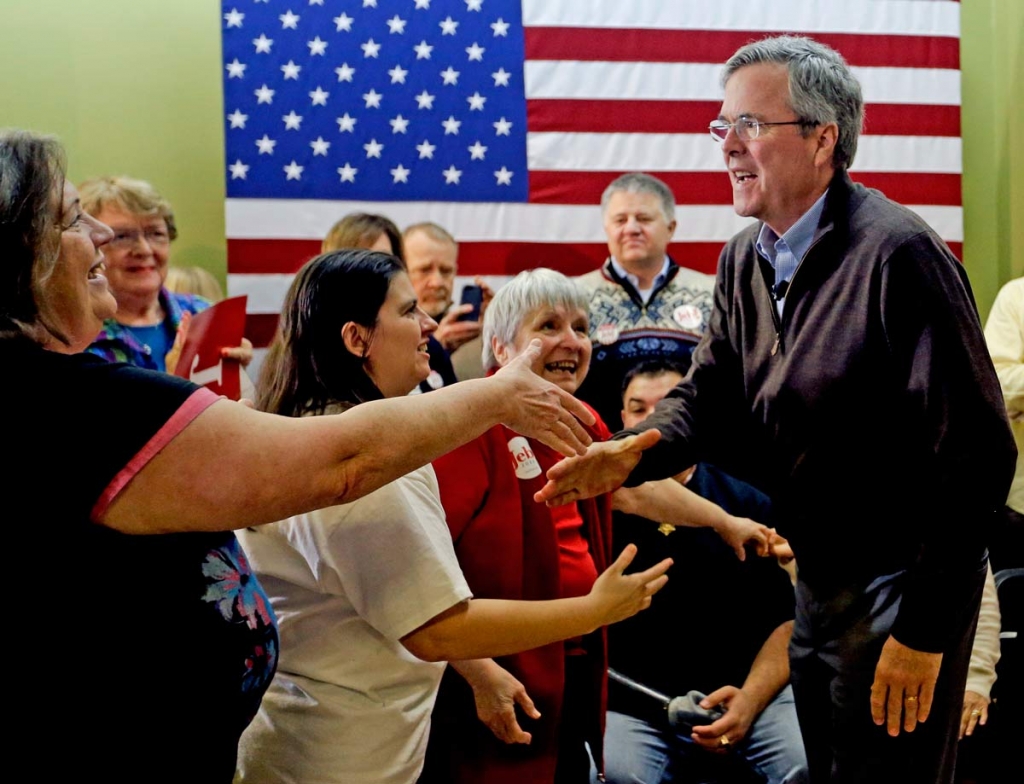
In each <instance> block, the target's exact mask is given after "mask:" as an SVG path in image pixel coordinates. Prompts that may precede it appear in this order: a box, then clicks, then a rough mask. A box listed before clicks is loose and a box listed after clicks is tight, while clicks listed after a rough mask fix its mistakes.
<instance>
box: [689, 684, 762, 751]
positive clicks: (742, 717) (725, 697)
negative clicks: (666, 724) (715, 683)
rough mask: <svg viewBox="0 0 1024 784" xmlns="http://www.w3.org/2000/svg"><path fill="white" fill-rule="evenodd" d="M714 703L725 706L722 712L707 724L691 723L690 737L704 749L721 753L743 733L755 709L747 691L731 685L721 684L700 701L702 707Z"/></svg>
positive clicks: (752, 720)
mask: <svg viewBox="0 0 1024 784" xmlns="http://www.w3.org/2000/svg"><path fill="white" fill-rule="evenodd" d="M716 705H725V706H726V711H725V715H724V716H722V717H721V718H720V719H718V720H717V721H714V722H712V723H711V724H704V725H701V726H699V727H694V728H693V733H692V734H691V735H690V737H691V738H693V741H694V743H696V744H698V745H700V746H703V747H704V748H705V749H707V750H708V751H714V752H718V753H725V752H727V751H728V750H729V747H730V746H734V745H735V744H737V743H739V742H740V741H741V740H743V739H744V738H745V737H746V736H747V732H748V731H749V730H750V725H751V724H753V723H754V720H755V719H756V718H757V710H756V708H755V707H754V703H753V701H752V700H751V699H750V697H749V696H748V695H747V693H746V692H745V691H743V689H737V688H736V687H735V686H723V687H722V688H720V689H716V690H715V691H713V692H711V694H709V695H708V696H707V697H705V698H704V699H703V700H701V701H700V706H701V707H702V708H713V707H715V706H716Z"/></svg>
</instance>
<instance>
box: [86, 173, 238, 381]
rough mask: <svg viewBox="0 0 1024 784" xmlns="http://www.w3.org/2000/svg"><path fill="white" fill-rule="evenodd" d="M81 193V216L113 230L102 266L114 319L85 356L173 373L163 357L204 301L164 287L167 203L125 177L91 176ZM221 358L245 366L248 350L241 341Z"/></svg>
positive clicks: (169, 225) (169, 235)
mask: <svg viewBox="0 0 1024 784" xmlns="http://www.w3.org/2000/svg"><path fill="white" fill-rule="evenodd" d="M80 192H81V198H82V205H83V207H84V208H85V210H86V212H88V213H89V214H91V215H94V216H95V217H96V218H97V219H98V220H99V221H100V222H102V223H105V224H107V225H108V226H110V229H111V231H112V232H113V238H112V239H111V240H110V242H108V243H107V246H106V262H105V263H106V275H107V279H108V281H109V283H110V290H111V291H112V292H113V294H114V298H115V299H116V300H117V313H116V314H115V315H114V317H113V318H108V319H107V320H106V321H104V322H103V329H102V331H101V332H100V334H99V335H98V336H97V337H96V339H95V340H94V341H93V343H92V345H91V346H89V349H88V351H89V352H91V353H93V354H96V355H98V356H101V357H103V358H105V359H108V360H110V361H115V362H127V363H128V364H130V365H135V366H136V367H142V368H146V369H148V370H173V369H174V368H173V366H170V365H173V363H174V358H173V355H172V356H171V359H170V361H168V354H169V353H170V352H171V350H172V348H173V347H174V345H175V339H176V338H177V337H178V333H179V331H184V330H185V329H187V327H188V319H189V318H190V317H191V316H192V315H193V314H195V313H199V312H200V311H203V310H205V309H206V308H208V307H209V306H210V303H209V302H208V301H207V300H205V299H203V298H202V297H197V296H194V295H191V294H176V293H173V292H170V291H168V290H167V289H166V288H165V287H164V281H165V279H166V278H167V269H168V259H169V257H170V247H171V242H172V241H173V240H174V239H175V237H177V236H178V228H177V225H176V224H175V222H174V211H173V210H172V209H171V205H170V204H169V203H168V201H167V200H166V199H165V198H164V197H163V196H161V195H160V194H159V193H158V192H157V190H156V189H155V188H154V187H153V186H152V185H150V184H149V183H148V182H145V181H143V180H136V179H133V178H131V177H123V176H117V177H96V178H94V179H91V180H87V181H86V182H83V183H82V187H81V191H80ZM225 355H226V356H230V357H233V358H235V359H238V360H241V361H242V363H243V364H248V362H249V360H250V359H251V358H252V346H251V345H249V344H248V341H244V342H243V345H242V346H239V347H232V348H227V349H225ZM169 366H170V367H169Z"/></svg>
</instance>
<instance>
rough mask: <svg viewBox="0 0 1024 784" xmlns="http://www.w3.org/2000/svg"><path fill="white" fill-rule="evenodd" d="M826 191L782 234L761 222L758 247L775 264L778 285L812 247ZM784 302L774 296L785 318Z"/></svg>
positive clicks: (786, 278)
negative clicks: (783, 311)
mask: <svg viewBox="0 0 1024 784" xmlns="http://www.w3.org/2000/svg"><path fill="white" fill-rule="evenodd" d="M827 195H828V191H825V193H823V194H821V198H819V199H818V200H817V201H816V202H814V204H812V205H811V208H810V209H809V210H807V212H805V213H804V214H803V215H801V216H800V219H799V220H798V221H797V222H796V223H794V224H793V225H792V226H790V227H789V231H787V232H786V233H785V234H783V235H782V236H781V237H780V236H779V235H777V234H776V233H775V232H774V231H773V230H772V229H771V228H770V227H769V226H768V224H767V223H762V224H761V231H760V233H759V234H758V235H757V243H756V245H755V247H756V248H757V252H758V253H760V254H761V255H762V256H763V257H764V258H765V259H767V260H768V263H769V264H771V265H772V269H773V270H775V285H776V286H778V285H779V284H780V283H781V282H782V281H787V282H788V281H789V279H790V278H792V277H793V273H794V272H796V268H797V266H799V264H800V260H801V259H802V258H803V257H804V255H805V254H806V253H807V251H808V250H809V249H810V247H811V241H812V240H813V239H814V232H815V230H816V229H817V228H818V222H819V221H820V220H821V213H822V210H824V209H825V197H826V196H827ZM785 302H786V298H785V297H779V298H778V299H776V300H775V308H776V309H777V310H778V312H779V318H782V307H783V305H784V304H785Z"/></svg>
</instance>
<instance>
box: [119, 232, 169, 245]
mask: <svg viewBox="0 0 1024 784" xmlns="http://www.w3.org/2000/svg"><path fill="white" fill-rule="evenodd" d="M113 231H114V238H113V239H112V240H110V245H111V247H113V248H115V249H117V250H128V249H130V248H134V247H135V246H136V245H137V244H138V242H139V240H140V239H142V238H145V240H146V243H147V244H148V245H151V246H153V247H157V248H162V247H165V246H167V245H168V244H170V242H171V235H170V234H168V233H167V230H166V229H145V230H140V229H114V230H113Z"/></svg>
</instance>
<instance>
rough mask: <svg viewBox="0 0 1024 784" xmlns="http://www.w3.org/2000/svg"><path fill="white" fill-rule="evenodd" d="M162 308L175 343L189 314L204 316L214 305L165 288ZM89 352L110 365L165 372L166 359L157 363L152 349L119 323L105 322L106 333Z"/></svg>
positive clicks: (113, 321)
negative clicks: (126, 364) (121, 364)
mask: <svg viewBox="0 0 1024 784" xmlns="http://www.w3.org/2000/svg"><path fill="white" fill-rule="evenodd" d="M160 306H161V307H162V308H163V310H164V313H166V314H167V317H166V319H165V320H164V323H165V324H166V325H167V326H168V328H169V330H170V332H171V335H172V337H171V340H172V341H173V339H174V338H173V335H174V332H175V331H177V329H178V324H180V323H181V318H182V316H184V315H185V314H186V313H192V314H196V313H201V312H202V311H204V310H206V309H207V308H208V307H210V301H209V300H207V299H204V298H203V297H199V296H196V295H195V294H175V293H174V292H172V291H168V290H167V289H163V288H162V289H160ZM86 351H88V352H89V353H90V354H95V355H96V356H98V357H102V358H103V359H105V360H107V361H108V362H127V363H128V364H129V365H134V366H135V367H140V368H145V369H146V370H161V369H162V366H163V359H162V358H161V360H160V361H159V362H157V361H156V360H155V359H153V356H152V352H151V351H150V349H149V346H147V345H145V344H144V343H142V342H141V341H140V340H139V339H138V338H136V337H135V335H133V334H132V332H131V330H130V329H128V327H126V326H125V325H124V324H121V323H119V322H118V321H116V320H115V319H107V320H106V321H104V322H103V329H101V330H100V334H99V335H97V336H96V339H95V340H94V341H93V342H92V344H91V345H90V346H89V348H87V349H86Z"/></svg>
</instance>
